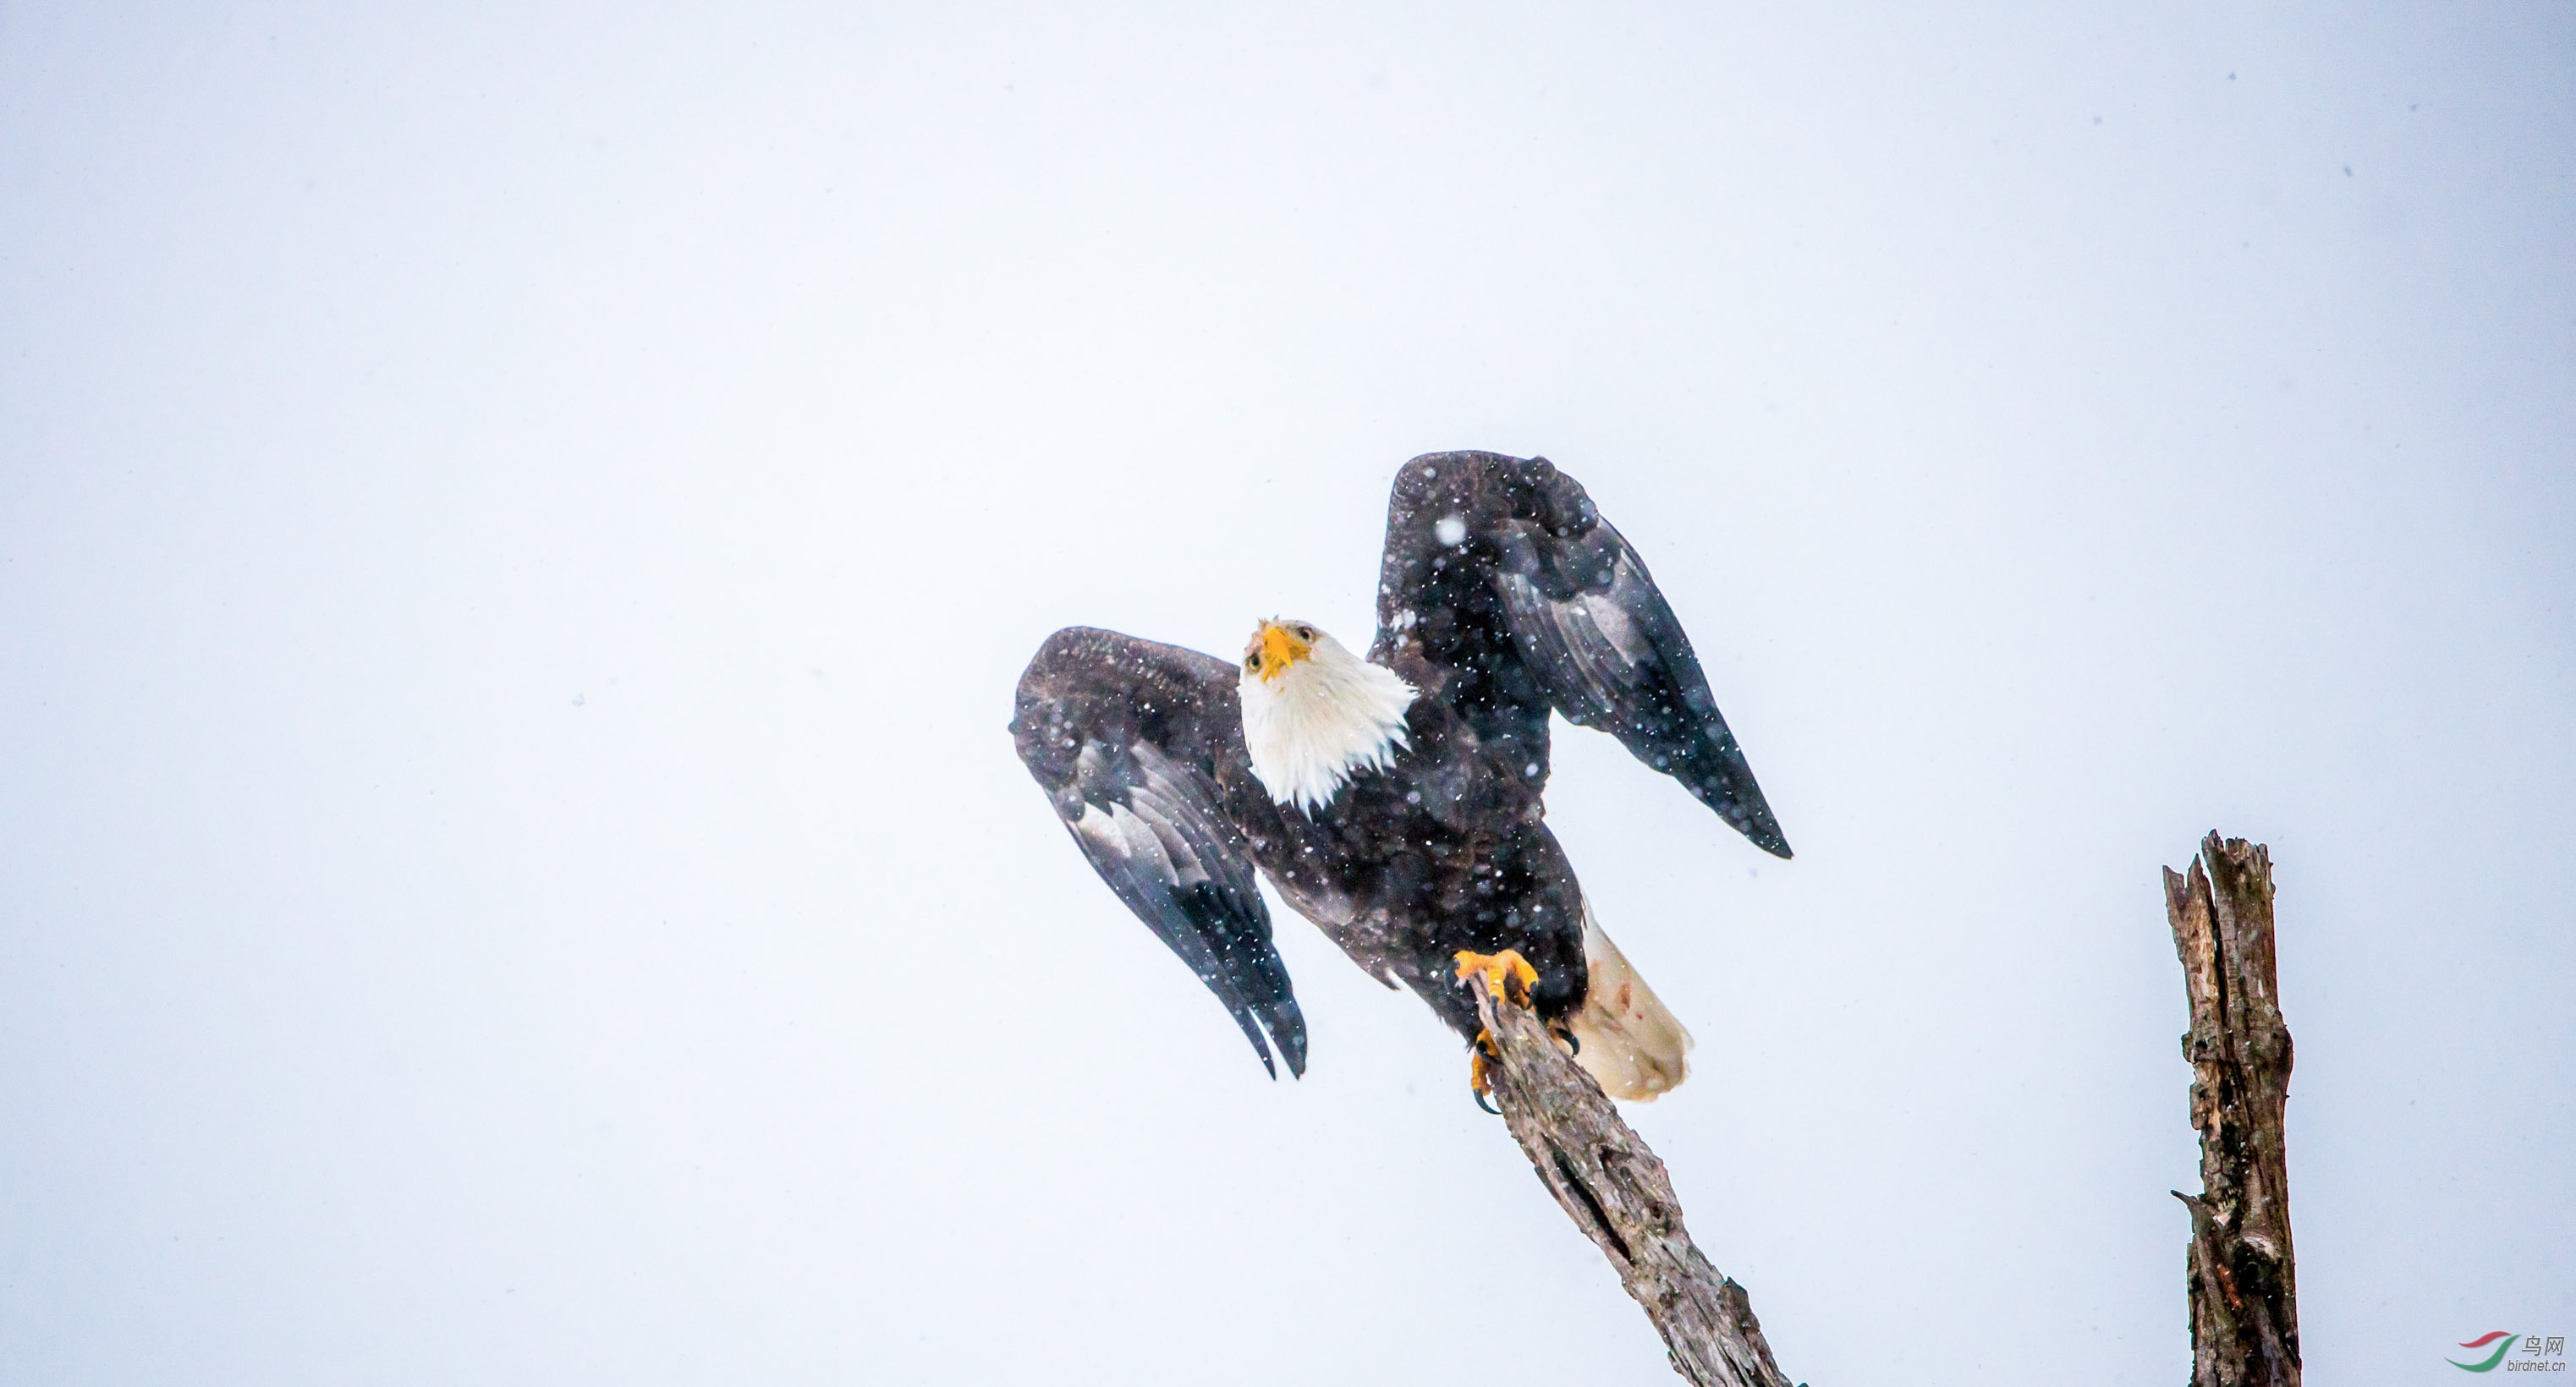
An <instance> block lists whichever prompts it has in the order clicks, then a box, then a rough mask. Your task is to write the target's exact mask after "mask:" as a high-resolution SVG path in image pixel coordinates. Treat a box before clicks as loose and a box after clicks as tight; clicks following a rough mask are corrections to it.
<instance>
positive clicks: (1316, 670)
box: [1242, 636, 1415, 814]
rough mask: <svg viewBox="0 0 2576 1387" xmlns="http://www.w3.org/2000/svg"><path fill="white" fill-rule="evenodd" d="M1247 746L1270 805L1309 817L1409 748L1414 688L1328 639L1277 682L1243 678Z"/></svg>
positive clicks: (1248, 676)
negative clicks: (1361, 774)
mask: <svg viewBox="0 0 2576 1387" xmlns="http://www.w3.org/2000/svg"><path fill="white" fill-rule="evenodd" d="M1242 693H1243V746H1244V750H1245V751H1247V752H1249V753H1251V757H1252V773H1253V774H1254V775H1255V776H1257V777H1259V778H1260V781H1261V784H1262V787H1263V788H1265V789H1267V790H1269V791H1270V798H1271V800H1272V802H1274V803H1277V804H1288V805H1295V806H1296V807H1297V808H1299V809H1301V810H1304V811H1305V812H1307V813H1308V814H1312V813H1313V812H1314V811H1316V810H1317V809H1320V808H1322V807H1324V806H1325V805H1326V804H1329V803H1331V802H1332V799H1333V796H1334V795H1335V794H1338V793H1339V792H1340V791H1341V788H1342V786H1343V785H1344V784H1346V783H1348V782H1349V780H1350V778H1351V777H1352V776H1354V775H1357V774H1358V773H1359V772H1361V771H1370V770H1383V769H1385V768H1386V767H1387V766H1389V765H1392V764H1393V763H1394V761H1395V755H1396V753H1397V752H1399V751H1401V750H1403V749H1404V748H1405V747H1406V746H1407V745H1408V741H1407V739H1406V736H1405V730H1404V714H1405V710H1406V709H1408V708H1411V707H1412V706H1413V700H1414V697H1415V694H1414V689H1413V686H1412V685H1411V684H1408V683H1406V682H1404V680H1403V679H1402V678H1401V677H1399V676H1398V675H1397V674H1396V672H1395V671H1393V670H1391V669H1388V668H1386V667H1384V666H1382V665H1373V664H1370V663H1369V662H1368V661H1366V660H1363V659H1360V658H1359V657H1358V656H1356V655H1353V654H1351V653H1350V651H1348V650H1347V649H1344V648H1343V647H1342V646H1341V645H1339V644H1338V643H1336V642H1333V640H1332V638H1331V637H1330V636H1324V637H1322V638H1321V639H1320V640H1319V641H1318V642H1317V643H1316V647H1315V651H1314V657H1313V658H1311V659H1306V660H1300V661H1298V662H1297V663H1296V664H1294V665H1292V666H1290V667H1289V668H1288V669H1287V670H1286V671H1284V672H1283V673H1281V674H1280V675H1279V676H1278V678H1276V679H1275V680H1268V681H1265V680H1263V679H1261V678H1259V677H1258V676H1253V675H1246V676H1245V677H1244V679H1243V683H1242Z"/></svg>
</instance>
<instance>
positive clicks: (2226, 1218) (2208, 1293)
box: [2165, 833, 2299, 1387]
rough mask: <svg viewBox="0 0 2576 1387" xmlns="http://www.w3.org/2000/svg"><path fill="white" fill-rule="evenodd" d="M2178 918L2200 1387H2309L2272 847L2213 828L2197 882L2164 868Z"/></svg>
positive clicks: (2194, 1366) (2194, 1338) (2194, 1373)
mask: <svg viewBox="0 0 2576 1387" xmlns="http://www.w3.org/2000/svg"><path fill="white" fill-rule="evenodd" d="M2203 863H2206V864H2207V866H2206V869H2204V867H2203ZM2165 913H2166V916H2167V917H2168V919H2169V920H2170V921H2171V922H2172V924H2173V935H2174V951H2175V952H2176V953H2177V954H2178V955H2180V956H2181V958H2182V976H2183V986H2184V989H2185V990H2186V991H2188V992H2189V993H2190V995H2191V1030H2190V1031H2189V1032H2187V1033H2186V1034H2185V1035H2184V1036H2183V1038H2182V1051H2183V1055H2184V1057H2185V1058H2187V1059H2189V1060H2190V1061H2191V1068H2192V1081H2191V1121H2192V1125H2193V1126H2194V1127H2197V1128H2199V1129H2200V1184H2201V1192H2200V1195H2199V1197H2198V1198H2194V1197H2192V1196H2190V1195H2187V1194H2184V1193H2183V1192H2181V1191H2180V1190H2176V1191H2174V1198H2176V1199H2179V1200H2181V1201H2182V1202H2183V1204H2184V1205H2185V1206H2186V1207H2187V1208H2189V1209H2190V1210H2191V1252H2190V1258H2189V1276H2190V1284H2191V1380H2192V1387H2254V1385H2255V1384H2260V1385H2261V1387H2298V1381H2299V1307H2298V1282H2297V1277H2296V1275H2295V1267H2294V1264H2293V1258H2292V1255H2291V1248H2290V1179H2289V1164H2288V1160H2287V1155H2286V1152H2285V1150H2284V1147H2283V1144H2282V1132H2281V1123H2282V1114H2283V1109H2284V1108H2285V1107H2286V1106H2287V1104H2288V1102H2289V1091H2290V1028H2289V1026H2288V1025H2287V1024H2286V1023H2284V1022H2283V1021H2282V1020H2281V1007H2280V1003H2279V1000H2278V998H2279V992H2278V990H2277V988H2276V986H2275V983H2276V980H2277V972H2276V970H2275V968H2274V966H2273V952H2272V857H2271V854H2270V853H2269V852H2268V851H2267V850H2265V848H2264V847H2263V845H2262V844H2260V843H2248V842H2246V841H2245V840H2244V839H2242V838H2230V839H2226V840H2223V841H2222V840H2221V839H2220V838H2219V836H2218V835H2217V834H2216V833H2212V834H2210V835H2209V836H2208V837H2207V838H2204V839H2202V840H2201V844H2200V856H2198V857H2195V858H2193V859H2192V863H2191V872H2190V875H2189V876H2184V875H2181V874H2179V873H2176V872H2175V871H2174V870H2173V869H2172V868H2170V867H2168V868H2166V869H2165Z"/></svg>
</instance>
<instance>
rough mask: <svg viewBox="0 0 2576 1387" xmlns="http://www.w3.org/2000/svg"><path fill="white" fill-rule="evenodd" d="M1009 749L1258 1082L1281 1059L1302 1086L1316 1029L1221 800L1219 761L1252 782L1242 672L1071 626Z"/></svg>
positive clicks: (1027, 687) (1024, 695) (1046, 648)
mask: <svg viewBox="0 0 2576 1387" xmlns="http://www.w3.org/2000/svg"><path fill="white" fill-rule="evenodd" d="M1011 736H1012V740H1013V741H1014V742H1015V743H1016V744H1017V745H1018V747H1019V752H1020V760H1021V761H1022V762H1024V763H1026V764H1027V766H1028V768H1029V774H1030V775H1032V776H1034V777H1035V778H1036V779H1037V782H1038V784H1039V785H1040V786H1041V787H1043V788H1044V789H1045V790H1046V792H1047V798H1048V799H1049V800H1050V801H1051V802H1052V803H1053V804H1054V805H1055V811H1056V816H1057V817H1058V818H1061V819H1062V820H1064V824H1065V827H1066V829H1067V830H1068V831H1070V832H1071V833H1072V834H1073V840H1074V842H1075V843H1077V844H1078V845H1080V846H1081V848H1082V854H1083V856H1084V857H1086V858H1088V859H1090V862H1091V866H1092V869H1093V870H1094V871H1097V872H1098V873H1100V879H1101V880H1102V881H1104V882H1107V883H1108V884H1109V889H1110V890H1112V891H1114V892H1116V893H1117V895H1118V899H1120V900H1122V901H1124V902H1126V903H1127V908H1128V909H1129V910H1132V911H1134V912H1135V913H1136V918H1138V919H1140V920H1142V921H1144V922H1145V925H1146V927H1147V928H1148V929H1151V930H1152V931H1154V934H1155V936H1156V937H1157V938H1159V939H1161V940H1162V941H1163V942H1164V943H1165V944H1166V945H1168V946H1170V948H1171V950H1172V952H1173V953H1175V954H1178V955H1180V957H1181V961H1182V962H1184V963H1186V964H1188V965H1189V966H1190V970H1191V971H1192V972H1194V973H1196V974H1198V977H1199V981H1200V982H1202V983H1205V984H1206V985H1207V988H1208V990H1209V991H1210V992H1213V993H1215V994H1216V996H1217V999H1218V1000H1219V1001H1221V1002H1223V1003H1225V1009H1226V1010H1227V1011H1228V1012H1230V1013H1232V1014H1233V1016H1234V1021H1235V1024H1236V1025H1238V1026H1240V1027H1242V1028H1243V1034H1244V1037H1245V1038H1246V1039H1248V1040H1250V1041H1251V1042H1252V1048H1253V1051H1254V1053H1256V1054H1258V1055H1260V1056H1261V1067H1262V1068H1264V1069H1267V1070H1270V1072H1271V1074H1272V1075H1273V1076H1274V1077H1276V1075H1277V1074H1278V1070H1277V1069H1276V1068H1274V1067H1273V1066H1272V1064H1271V1060H1270V1048H1271V1045H1273V1044H1275V1045H1277V1046H1278V1048H1279V1053H1280V1056H1281V1057H1282V1058H1284V1059H1286V1060H1287V1061H1288V1071H1289V1072H1290V1073H1291V1074H1299V1075H1302V1074H1304V1073H1305V1072H1306V1020H1305V1017H1304V1016H1303V1015H1301V1014H1300V1013H1299V1012H1298V1010H1297V998H1296V995H1295V993H1294V992H1293V991H1291V989H1290V987H1289V983H1288V967H1287V965H1286V964H1285V963H1282V962H1281V961H1280V958H1279V951H1278V949H1277V948H1276V947H1275V946H1274V945H1273V944H1272V943H1271V938H1270V912H1269V910H1268V908H1267V907H1265V906H1264V905H1263V904H1262V900H1261V890H1260V886H1259V878H1258V876H1257V875H1256V873H1255V869H1254V867H1253V863H1252V857H1251V854H1250V851H1249V849H1248V847H1247V846H1246V844H1245V842H1244V838H1243V834H1242V831H1241V830H1240V829H1238V828H1236V827H1235V825H1234V822H1233V820H1231V819H1230V818H1228V817H1227V815H1226V813H1225V810H1224V807H1223V794H1222V792H1221V790H1220V789H1219V785H1218V775H1217V766H1218V763H1219V762H1220V761H1224V762H1226V763H1228V765H1229V766H1230V767H1232V768H1233V770H1234V772H1235V773H1234V775H1233V776H1232V778H1233V779H1234V780H1235V781H1236V782H1237V783H1240V782H1241V781H1242V780H1243V779H1244V778H1245V777H1248V776H1249V774H1250V771H1249V770H1248V769H1246V768H1244V766H1243V764H1242V763H1243V762H1244V759H1245V758H1244V750H1243V718H1242V713H1241V711H1240V709H1239V707H1238V704H1237V696H1236V693H1235V686H1234V667H1233V666H1232V665H1229V664H1226V663H1225V662H1224V661H1221V660H1217V659H1215V658H1213V657H1210V656H1207V655H1201V654H1199V653H1198V652H1196V651H1192V650H1184V649H1181V648H1179V647H1177V646H1169V645H1158V644H1155V643H1154V642H1152V641H1143V640H1138V639H1136V638H1135V637H1133V636H1123V635H1120V634H1118V633H1117V632H1114V631H1097V630H1091V629H1089V628H1085V627H1078V626H1076V627H1068V628H1066V629H1064V630H1062V631H1058V632H1056V633H1055V634H1054V635H1053V636H1050V637H1048V638H1047V642H1046V644H1044V645H1042V646H1040V647H1039V648H1038V653H1037V657H1036V658H1035V659H1033V660H1031V661H1030V662H1029V667H1028V671H1027V673H1025V674H1023V675H1021V676H1020V688H1019V698H1018V706H1017V709H1016V711H1015V713H1014V716H1013V717H1012V719H1011ZM1265 1030H1266V1031H1267V1032H1268V1038H1267V1040H1266V1041H1265V1039H1264V1037H1263V1032H1264V1031H1265Z"/></svg>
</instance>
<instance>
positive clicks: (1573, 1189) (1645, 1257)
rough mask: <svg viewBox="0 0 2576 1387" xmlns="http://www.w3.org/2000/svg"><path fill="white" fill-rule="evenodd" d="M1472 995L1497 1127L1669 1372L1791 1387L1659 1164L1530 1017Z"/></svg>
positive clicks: (1730, 1383) (1710, 1383)
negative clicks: (1685, 1222)
mask: <svg viewBox="0 0 2576 1387" xmlns="http://www.w3.org/2000/svg"><path fill="white" fill-rule="evenodd" d="M1475 991H1476V1009H1477V1011H1478V1012H1479V1013H1480V1014H1481V1015H1482V1016H1483V1018H1484V1023H1485V1028H1486V1030H1488V1031H1489V1032H1491V1033H1492V1035H1493V1040H1494V1049H1495V1051H1496V1052H1497V1053H1498V1054H1499V1055H1500V1062H1499V1063H1496V1064H1494V1065H1493V1066H1491V1068H1490V1070H1489V1071H1488V1072H1489V1074H1490V1076H1491V1079H1492V1082H1493V1086H1494V1098H1495V1101H1496V1102H1497V1104H1499V1105H1500V1106H1501V1108H1502V1110H1503V1120H1504V1122H1505V1123H1506V1124H1507V1125H1508V1126H1510V1128H1511V1132H1512V1137H1513V1139H1515V1140H1517V1141H1518V1142H1520V1144H1521V1150H1522V1151H1524V1152H1526V1153H1528V1155H1529V1159H1530V1165H1531V1166H1532V1167H1533V1168H1534V1169H1535V1170H1537V1172H1538V1178H1539V1179H1540V1180H1542V1181H1544V1182H1545V1183H1546V1185H1547V1188H1548V1192H1549V1193H1550V1194H1553V1195H1555V1196H1556V1202H1557V1203H1559V1204H1561V1205H1563V1206H1564V1207H1565V1212H1566V1214H1567V1216H1569V1217H1571V1218H1572V1219H1573V1220H1574V1222H1575V1226H1577V1227H1579V1228H1581V1229H1582V1230H1583V1231H1584V1234H1585V1235H1586V1236H1588V1237H1590V1238H1591V1239H1592V1241H1593V1243H1594V1244H1595V1245H1597V1246H1599V1247H1600V1249H1601V1253H1602V1255H1603V1256H1605V1257H1608V1258H1609V1259H1610V1265H1611V1266H1613V1267H1615V1268H1617V1269H1618V1272H1619V1280H1620V1282H1621V1284H1623V1285H1625V1286H1626V1287H1627V1288H1628V1294H1630V1295H1632V1296H1634V1297H1636V1299H1637V1303H1638V1304H1640V1305H1642V1306H1644V1307H1645V1308H1646V1317H1647V1318H1648V1319H1651V1320H1653V1321H1654V1322H1655V1329H1656V1330H1657V1332H1659V1333H1661V1334H1662V1335H1663V1336H1664V1347H1665V1348H1666V1349H1668V1350H1670V1352H1671V1355H1672V1363H1673V1370H1674V1371H1676V1372H1678V1373H1680V1374H1681V1375H1682V1376H1683V1377H1686V1378H1688V1379H1690V1380H1691V1381H1692V1382H1693V1383H1697V1384H1700V1387H1790V1384H1789V1380H1788V1379H1787V1378H1785V1377H1783V1376H1781V1374H1780V1369H1779V1366H1778V1365H1777V1364H1775V1363H1773V1362H1772V1361H1771V1347H1770V1345H1768V1344H1766V1343H1764V1342H1763V1340H1762V1326H1761V1324H1760V1323H1759V1322H1758V1321H1756V1320H1755V1319H1754V1318H1753V1304H1752V1302H1751V1301H1750V1300H1749V1299H1747V1298H1746V1296H1745V1294H1744V1288H1743V1287H1742V1286H1739V1285H1737V1284H1736V1283H1735V1282H1734V1281H1733V1280H1732V1279H1730V1278H1728V1277H1726V1276H1723V1275H1720V1274H1719V1272H1718V1270H1717V1268H1716V1267H1714V1266H1711V1265H1709V1260H1708V1258H1707V1257H1705V1256H1702V1255H1701V1253H1700V1250H1699V1248H1698V1247H1697V1246H1695V1245H1694V1244H1693V1243H1692V1242H1691V1239H1690V1233H1689V1231H1688V1230H1686V1229H1684V1228H1683V1227H1682V1206H1681V1201H1679V1200H1677V1199H1675V1198H1674V1197H1673V1185H1672V1181H1671V1179H1669V1178H1668V1177H1667V1176H1666V1175H1665V1174H1664V1163H1663V1162H1662V1161H1660V1160H1658V1159H1656V1157H1655V1153H1654V1151H1653V1150H1652V1149H1650V1148H1649V1147H1648V1146H1647V1145H1646V1143H1645V1142H1644V1141H1643V1140H1641V1139H1640V1138H1639V1137H1638V1136H1637V1134H1636V1133H1635V1132H1633V1131H1631V1130H1629V1127H1628V1124H1627V1123H1626V1122H1624V1121H1622V1120H1620V1117H1619V1113H1618V1110H1617V1109H1616V1108H1614V1107H1612V1106H1611V1103H1610V1100H1609V1099H1608V1098H1607V1097H1605V1096H1603V1094H1602V1092H1601V1086H1600V1085H1599V1084H1597V1083H1594V1082H1593V1080H1592V1076H1591V1075H1590V1074H1587V1073H1585V1072H1584V1071H1583V1068H1582V1066H1580V1065H1578V1064H1576V1063H1575V1062H1574V1061H1573V1059H1571V1058H1570V1057H1568V1056H1567V1055H1566V1053H1565V1052H1564V1051H1563V1050H1561V1049H1559V1048H1557V1044H1556V1042H1555V1041H1554V1040H1553V1039H1552V1038H1550V1037H1549V1035H1548V1033H1547V1026H1546V1024H1545V1023H1544V1022H1542V1021H1540V1020H1539V1019H1538V1016H1537V1014H1536V1013H1534V1012H1532V1011H1531V1010H1530V1009H1529V1008H1528V1007H1526V1006H1522V1005H1518V1004H1516V1003H1513V1002H1498V1001H1496V1000H1495V999H1494V997H1493V996H1492V994H1491V993H1490V992H1488V991H1487V990H1486V989H1485V988H1483V987H1478V988H1476V989H1475Z"/></svg>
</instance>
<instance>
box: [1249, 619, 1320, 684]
mask: <svg viewBox="0 0 2576 1387" xmlns="http://www.w3.org/2000/svg"><path fill="white" fill-rule="evenodd" d="M1305 629H1306V630H1307V631H1308V634H1306V635H1302V636H1301V635H1299V634H1298V633H1297V631H1298V628H1295V627H1291V626H1286V625H1282V624H1280V623H1279V622H1276V621H1265V622H1263V623H1261V629H1260V630H1258V631H1255V632H1253V633H1252V644H1250V645H1248V646H1246V647H1244V651H1243V672H1244V673H1246V674H1258V675H1260V676H1261V682H1263V683H1265V684H1266V683H1269V682H1270V681H1271V680H1273V679H1276V678H1278V677H1279V676H1280V675H1283V674H1286V673H1287V672H1288V667H1289V666H1290V665H1293V664H1295V663H1297V662H1298V661H1299V660H1302V659H1305V658H1306V657H1307V656H1308V655H1310V654H1313V653H1314V649H1315V638H1314V636H1313V634H1312V630H1313V628H1311V627H1309V628H1305Z"/></svg>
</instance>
